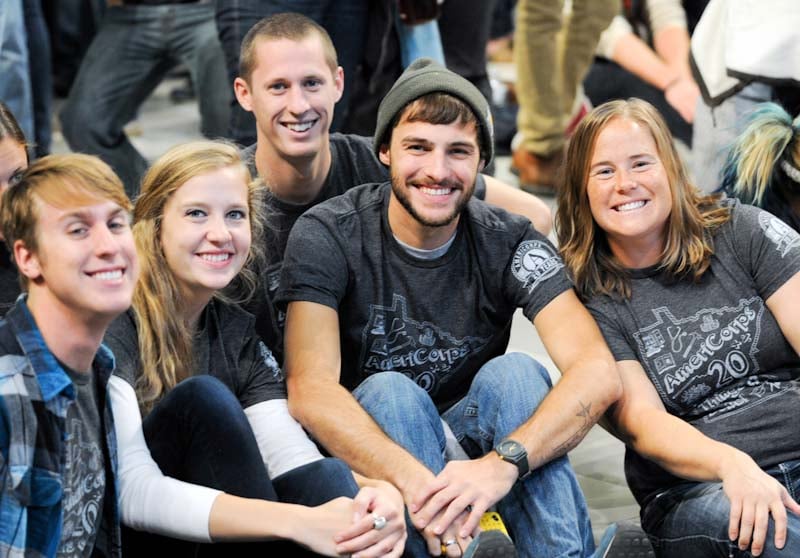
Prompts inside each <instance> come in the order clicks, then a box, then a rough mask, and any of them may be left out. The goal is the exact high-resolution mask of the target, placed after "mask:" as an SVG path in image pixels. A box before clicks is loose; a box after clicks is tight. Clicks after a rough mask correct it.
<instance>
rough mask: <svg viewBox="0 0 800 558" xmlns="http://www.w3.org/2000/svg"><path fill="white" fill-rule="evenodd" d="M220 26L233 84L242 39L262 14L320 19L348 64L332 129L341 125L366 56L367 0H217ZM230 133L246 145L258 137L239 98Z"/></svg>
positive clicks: (265, 15) (253, 123) (233, 109)
mask: <svg viewBox="0 0 800 558" xmlns="http://www.w3.org/2000/svg"><path fill="white" fill-rule="evenodd" d="M216 4H217V28H218V29H219V38H220V42H221V43H222V48H223V50H224V51H225V60H226V62H227V66H228V79H229V81H230V83H233V80H234V79H235V78H236V77H237V76H238V75H239V49H240V48H241V46H242V39H244V36H245V34H247V32H248V31H249V30H250V28H251V27H252V26H253V25H255V24H256V23H258V21H259V20H260V19H261V18H264V17H268V16H271V15H275V14H279V13H281V12H297V13H300V14H303V15H304V16H307V17H309V18H311V19H313V20H314V21H316V22H317V23H318V24H320V25H321V26H322V27H323V28H324V29H325V30H326V31H327V32H328V34H329V35H330V36H331V40H332V41H333V46H334V47H336V53H337V56H338V58H339V65H340V66H341V67H342V68H343V69H344V93H343V94H342V98H341V99H340V100H339V102H338V103H337V110H336V111H335V113H334V116H333V122H332V123H331V131H332V132H336V131H338V130H339V128H340V127H341V126H342V123H343V122H344V118H345V116H346V115H347V107H348V104H349V102H350V90H351V89H352V87H353V86H352V83H353V77H354V76H355V72H356V68H357V67H358V64H359V62H360V61H361V56H362V51H363V49H364V40H365V38H366V36H367V14H368V10H369V2H368V1H367V0H216ZM228 134H229V137H230V138H231V139H233V140H234V141H236V142H238V143H240V144H242V145H251V144H253V143H255V141H256V126H255V119H254V118H253V115H252V114H250V113H248V112H247V111H245V110H244V109H242V108H241V107H240V106H239V104H238V103H237V102H236V101H235V100H234V101H233V108H232V110H231V122H230V128H229V130H228Z"/></svg>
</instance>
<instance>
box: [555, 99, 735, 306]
mask: <svg viewBox="0 0 800 558" xmlns="http://www.w3.org/2000/svg"><path fill="white" fill-rule="evenodd" d="M616 119H622V120H629V121H633V122H636V123H638V124H640V125H641V126H642V127H644V128H645V129H646V130H647V131H648V132H650V135H651V136H652V137H653V141H654V142H655V145H656V151H657V153H658V157H659V158H660V159H661V164H662V165H663V166H664V171H665V172H666V175H667V180H668V181H669V188H670V194H671V197H672V211H670V215H669V218H668V221H667V228H666V236H667V239H666V245H665V247H664V252H663V253H662V255H661V261H660V265H661V267H662V268H663V269H664V270H665V271H666V272H667V273H669V274H671V275H672V276H673V277H680V276H690V277H692V278H694V279H699V278H700V277H701V276H702V274H703V273H705V271H706V269H708V266H709V264H710V261H711V255H712V254H713V243H712V239H711V232H712V231H713V229H715V228H716V227H718V226H719V225H721V224H722V223H724V222H726V221H727V220H728V219H729V218H730V210H729V209H728V208H727V207H724V206H720V205H719V204H718V200H719V196H703V195H702V194H701V192H700V191H699V190H697V188H695V187H694V185H692V184H691V183H690V182H689V177H688V174H687V173H686V169H685V168H684V166H683V163H682V161H681V159H680V156H679V154H678V152H677V150H676V149H675V144H674V143H673V141H672V134H671V133H670V131H669V128H668V127H667V124H666V122H665V121H664V118H663V117H662V116H661V114H660V113H659V112H658V110H656V109H655V107H653V105H651V104H650V103H648V102H646V101H643V100H641V99H633V98H632V99H628V100H617V101H609V102H607V103H605V104H602V105H600V106H599V107H596V108H595V109H594V110H592V111H591V112H590V113H589V114H588V115H586V117H585V118H584V119H583V120H581V123H580V124H579V125H578V127H577V128H576V130H575V133H574V134H573V136H572V138H571V139H570V142H569V148H568V150H567V158H566V161H567V162H566V164H565V166H564V176H563V183H562V184H560V186H559V188H557V192H558V201H557V210H556V219H555V228H556V233H557V235H558V243H559V249H560V251H561V254H562V256H563V257H564V261H565V262H566V264H567V267H568V268H569V269H570V272H571V273H572V275H573V279H574V281H575V286H576V288H577V290H578V292H579V294H580V295H581V296H582V297H583V298H584V299H587V298H589V297H591V296H593V295H596V294H607V295H616V296H621V297H626V298H627V297H628V296H629V295H630V284H629V276H628V272H627V270H626V269H625V268H624V267H623V266H621V265H620V264H619V263H618V262H617V261H616V260H615V258H614V256H613V254H612V253H611V250H610V248H609V246H608V242H607V240H606V236H605V233H604V232H603V230H602V229H600V227H598V226H597V223H596V222H595V220H594V217H593V216H592V210H591V208H590V207H589V196H588V194H587V184H588V180H589V168H590V166H591V162H592V154H593V153H594V148H595V144H596V143H597V137H598V136H599V135H600V132H602V131H603V129H605V127H606V126H607V125H608V124H609V123H610V122H611V121H612V120H616Z"/></svg>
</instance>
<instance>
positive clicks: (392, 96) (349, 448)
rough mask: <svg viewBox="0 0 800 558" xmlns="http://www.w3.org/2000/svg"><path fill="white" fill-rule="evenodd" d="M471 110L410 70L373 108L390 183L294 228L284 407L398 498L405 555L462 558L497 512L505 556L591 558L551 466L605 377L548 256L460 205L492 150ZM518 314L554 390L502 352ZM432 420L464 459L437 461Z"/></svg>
mask: <svg viewBox="0 0 800 558" xmlns="http://www.w3.org/2000/svg"><path fill="white" fill-rule="evenodd" d="M488 110H489V109H488V106H487V104H486V102H485V100H484V99H483V97H482V96H481V95H480V93H479V92H478V91H477V90H476V89H475V88H474V87H473V86H472V85H471V84H470V83H469V82H467V81H466V80H464V79H463V78H460V77H459V76H457V75H456V74H454V73H452V72H449V71H448V70H446V69H444V68H442V67H441V66H438V65H437V64H435V63H433V62H432V61H430V60H425V59H422V60H418V61H417V62H415V63H414V64H412V65H411V66H409V68H408V69H407V70H406V72H405V73H404V74H403V75H402V76H401V77H400V78H399V79H398V81H397V82H396V84H395V85H394V87H393V88H392V90H391V91H390V92H389V94H388V95H387V96H386V97H385V98H384V100H383V102H382V103H381V108H380V110H379V115H378V126H377V129H376V133H375V138H376V139H375V143H374V148H375V151H376V152H377V153H378V155H379V157H380V160H381V161H382V162H383V163H384V164H386V165H387V166H389V169H390V174H391V181H390V182H384V183H378V184H367V185H363V186H360V187H358V188H354V189H352V190H350V191H348V192H347V193H346V194H344V195H343V196H339V197H338V198H335V199H332V200H329V201H327V202H324V203H322V204H320V205H318V206H316V207H314V208H312V209H310V210H309V211H307V212H306V213H305V214H304V215H303V216H301V217H300V218H299V219H298V221H297V223H296V224H295V226H294V228H293V230H292V233H291V235H290V238H289V243H288V246H287V251H286V260H285V262H284V266H283V273H282V276H281V286H280V290H279V292H278V303H279V304H288V310H287V319H286V359H285V365H286V371H287V378H288V379H287V381H288V390H289V406H290V409H291V411H292V413H293V414H294V415H295V416H296V417H297V418H298V420H299V421H300V422H301V423H302V424H303V426H305V427H306V428H307V429H308V430H309V431H310V432H311V433H312V434H313V435H314V436H315V437H316V439H317V440H319V441H320V442H321V443H322V444H323V445H324V446H325V447H326V448H327V449H328V450H329V451H330V452H331V453H332V454H334V455H336V456H338V457H340V458H342V459H344V460H345V461H346V462H348V464H350V466H351V467H353V469H354V470H356V471H359V472H361V473H364V474H368V475H371V476H375V477H378V478H383V479H386V480H389V481H390V482H392V483H394V484H395V485H396V486H397V487H398V488H399V489H400V491H401V492H402V493H403V495H404V497H405V501H406V504H407V506H408V509H409V511H410V512H411V517H412V520H413V522H414V525H415V526H416V527H417V528H418V529H419V530H421V531H422V538H421V537H419V536H418V535H415V536H414V537H412V538H410V539H409V542H408V548H410V549H411V550H412V551H416V550H417V549H418V548H419V547H420V546H422V547H423V548H425V547H427V551H428V552H429V553H430V554H432V555H434V556H438V555H440V554H441V553H442V552H444V553H445V554H446V555H448V556H460V555H461V553H460V551H459V547H460V548H466V547H467V545H468V544H469V536H470V535H471V534H472V533H473V532H474V530H475V528H476V527H477V526H478V521H479V519H480V517H481V515H482V514H483V512H484V511H485V510H486V509H487V508H489V507H490V506H493V505H495V504H497V506H498V509H499V510H500V512H501V514H502V516H503V518H504V519H505V520H506V522H507V524H508V525H509V527H510V529H511V531H512V534H513V536H514V538H515V542H516V545H517V548H518V549H519V551H520V553H521V555H523V556H556V555H559V556H562V555H564V556H566V555H573V556H589V555H591V553H592V551H593V549H594V544H593V542H592V538H591V529H590V526H589V520H588V515H587V510H586V505H585V502H584V499H583V496H582V494H581V492H580V489H579V487H578V485H577V482H576V480H575V477H574V474H573V472H572V470H571V468H570V466H569V462H568V461H567V459H566V457H565V454H566V452H567V451H568V450H569V449H571V448H572V447H574V446H575V445H576V444H577V443H578V442H579V441H580V440H581V439H582V438H583V436H584V435H585V434H586V432H588V430H589V428H590V427H591V426H592V425H593V424H594V423H595V421H596V420H597V419H598V418H599V417H600V416H601V414H602V413H603V412H604V410H605V409H606V408H607V407H608V405H610V404H611V403H613V402H614V401H615V400H616V399H617V398H618V397H619V394H620V382H619V377H618V375H617V373H616V369H615V367H614V363H613V360H612V358H611V355H610V353H609V351H608V349H607V348H606V346H605V343H604V342H603V339H602V336H601V335H600V332H599V330H598V329H597V326H596V324H595V323H594V321H593V320H592V318H591V316H590V315H589V314H588V312H587V311H586V310H585V309H584V307H583V306H582V305H581V304H580V302H579V301H578V299H577V297H576V295H575V293H574V292H573V290H572V285H571V283H570V281H569V279H568V278H567V276H566V274H565V272H564V264H563V262H562V260H561V258H560V257H559V256H558V253H557V252H556V250H555V248H554V247H553V246H552V245H551V244H550V243H549V242H548V240H547V239H546V238H545V237H543V236H542V235H541V234H540V233H539V232H537V231H536V230H535V229H534V228H533V227H532V226H531V225H530V223H529V222H528V221H527V220H525V219H522V218H520V217H517V216H514V215H511V214H509V213H507V212H505V211H503V210H502V209H499V208H496V207H493V206H491V205H489V204H486V203H484V202H482V201H480V200H475V199H472V193H473V190H474V188H475V182H476V177H477V175H478V172H479V171H480V169H481V168H482V167H483V165H484V164H485V163H487V162H489V161H490V160H491V157H492V152H493V145H492V130H491V119H490V118H489V117H488V114H489V113H488ZM517 308H522V309H523V312H524V313H525V315H526V317H527V318H528V319H530V320H531V321H532V322H533V324H534V326H535V327H536V328H537V330H538V332H539V334H540V336H541V338H542V340H543V342H544V344H545V347H546V348H547V350H548V352H549V353H550V355H551V356H552V358H553V360H554V361H555V363H556V365H557V366H558V367H559V369H560V370H561V371H562V374H563V376H562V379H561V381H560V382H559V383H558V385H557V386H556V387H555V388H553V389H552V391H551V389H550V379H549V376H548V373H547V371H546V370H545V369H544V368H543V367H542V366H541V365H540V364H539V363H537V362H536V361H535V360H533V359H532V358H530V357H528V356H527V355H521V354H513V353H512V354H504V352H505V349H506V345H507V343H508V336H509V331H510V327H511V320H512V316H513V314H514V312H515V310H516V309H517ZM576 340H580V342H581V345H580V351H578V350H576V348H575V341H576ZM442 419H443V420H444V421H445V422H446V423H447V425H449V428H450V429H452V431H453V433H454V434H455V437H456V439H457V440H458V441H459V442H460V445H461V447H462V449H463V450H464V451H465V452H466V453H467V455H468V456H469V457H470V459H469V460H466V461H451V462H450V463H445V459H444V448H445V429H444V427H443V422H442ZM531 473H532V474H531ZM423 538H424V543H423V542H422V539H423ZM469 553H470V551H469V550H468V551H467V554H469Z"/></svg>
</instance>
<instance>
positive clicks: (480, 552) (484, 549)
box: [464, 531, 517, 558]
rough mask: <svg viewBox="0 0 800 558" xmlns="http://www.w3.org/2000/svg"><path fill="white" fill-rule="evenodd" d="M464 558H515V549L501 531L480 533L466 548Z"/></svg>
mask: <svg viewBox="0 0 800 558" xmlns="http://www.w3.org/2000/svg"><path fill="white" fill-rule="evenodd" d="M464 558H517V549H516V548H514V543H513V542H511V539H509V538H508V537H507V536H506V535H505V534H503V533H502V532H501V531H482V532H481V533H480V534H478V536H477V537H475V538H474V539H473V540H472V542H471V543H470V545H469V546H468V547H467V550H466V552H464Z"/></svg>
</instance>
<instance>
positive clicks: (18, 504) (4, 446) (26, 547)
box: [0, 295, 122, 557]
mask: <svg viewBox="0 0 800 558" xmlns="http://www.w3.org/2000/svg"><path fill="white" fill-rule="evenodd" d="M93 364H94V366H93V367H94V370H95V372H96V373H97V374H98V383H99V384H100V386H102V389H100V390H99V393H100V394H101V404H102V405H103V408H104V412H103V427H104V430H105V432H104V434H105V436H104V439H105V444H104V446H105V447H104V448H103V450H104V454H105V457H106V479H107V482H106V492H105V499H104V502H103V514H104V521H102V522H101V523H100V526H99V527H98V529H103V530H105V532H103V533H102V534H101V532H100V531H98V534H97V540H101V539H102V540H105V541H106V545H105V546H106V547H107V548H106V551H107V555H108V556H110V557H118V556H121V554H122V553H121V549H120V524H119V508H118V504H117V502H118V498H117V492H118V490H117V482H116V478H117V477H116V467H117V463H116V461H117V459H116V458H117V448H116V438H115V437H114V424H113V419H112V415H111V408H110V402H109V400H108V397H107V396H104V394H105V393H106V386H107V383H108V378H109V377H110V375H111V372H112V371H113V368H114V357H113V355H112V354H111V351H109V350H108V349H107V348H106V347H104V346H101V347H100V350H99V351H98V353H97V355H96V357H95V361H94V363H93ZM74 400H75V388H74V387H73V385H72V381H71V380H70V378H69V376H68V375H67V374H66V372H64V370H63V369H62V368H61V366H59V364H58V362H57V361H56V358H55V356H53V353H51V352H50V350H49V349H48V348H47V346H46V345H45V343H44V339H43V338H42V334H41V332H40V331H39V329H38V328H37V327H36V323H35V322H34V320H33V317H32V315H31V313H30V311H29V310H28V306H27V303H26V298H25V296H24V295H23V296H21V297H20V298H19V299H18V300H17V303H16V304H15V305H14V307H13V308H12V309H11V310H10V311H9V312H8V314H6V317H5V319H4V320H2V321H0V556H2V557H17V556H19V557H22V556H27V557H31V556H35V557H38V556H48V557H49V556H55V555H56V552H57V549H58V544H59V542H60V541H61V524H62V506H61V500H62V497H63V488H62V478H61V473H62V470H63V466H64V459H65V445H66V444H65V437H66V433H65V422H66V414H67V408H68V407H69V405H70V404H71V403H72V402H73V401H74ZM97 555H100V556H102V554H99V553H98V554H97ZM93 556H94V554H93Z"/></svg>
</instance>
